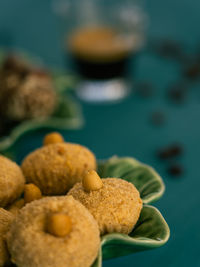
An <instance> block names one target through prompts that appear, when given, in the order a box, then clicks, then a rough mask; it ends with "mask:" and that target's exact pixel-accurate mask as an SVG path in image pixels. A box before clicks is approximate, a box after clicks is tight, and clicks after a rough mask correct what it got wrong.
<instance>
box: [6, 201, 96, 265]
mask: <svg viewBox="0 0 200 267" xmlns="http://www.w3.org/2000/svg"><path fill="white" fill-rule="evenodd" d="M55 213H61V214H62V213H64V214H67V215H68V216H69V217H70V220H71V224H72V226H71V230H70V232H69V233H68V234H67V235H66V236H63V237H59V236H55V235H54V234H51V233H49V232H48V231H47V229H46V222H47V218H48V216H49V214H55ZM7 241H8V248H9V251H10V254H11V259H12V262H13V263H15V264H16V265H17V266H18V267H27V266H28V267H38V266H42V267H55V266H56V267H57V266H59V267H66V266H70V267H90V266H91V265H92V263H93V262H94V260H95V259H96V257H97V254H98V249H99V246H100V236H99V230H98V225H97V223H96V221H95V220H94V218H93V217H92V215H91V214H90V213H89V211H88V210H87V209H86V208H85V207H84V206H83V205H82V204H81V203H80V202H78V201H76V200H75V199H74V198H73V197H71V196H69V197H68V196H67V197H66V196H64V197H46V198H44V199H40V200H36V201H34V202H31V203H29V204H27V205H26V206H25V207H24V208H23V209H22V210H21V211H20V213H19V214H18V216H17V217H16V218H15V219H14V221H13V223H12V225H11V229H10V231H9V233H8V238H7Z"/></svg>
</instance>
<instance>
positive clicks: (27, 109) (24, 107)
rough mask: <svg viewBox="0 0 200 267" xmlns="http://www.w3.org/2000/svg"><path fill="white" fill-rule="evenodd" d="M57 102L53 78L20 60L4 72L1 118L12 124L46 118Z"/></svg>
mask: <svg viewBox="0 0 200 267" xmlns="http://www.w3.org/2000/svg"><path fill="white" fill-rule="evenodd" d="M56 102H57V97H56V93H55V90H54V85H53V81H52V79H51V76H50V75H49V74H48V73H46V72H45V71H43V70H40V69H38V68H37V67H35V66H33V65H31V64H28V63H27V62H25V61H24V60H22V59H21V58H19V57H16V56H8V57H7V58H5V59H4V62H3V64H2V65H1V68H0V115H1V117H2V118H4V119H6V120H11V121H17V122H19V121H23V120H27V119H35V118H46V117H49V116H50V115H51V114H52V113H53V112H54V110H55V107H56Z"/></svg>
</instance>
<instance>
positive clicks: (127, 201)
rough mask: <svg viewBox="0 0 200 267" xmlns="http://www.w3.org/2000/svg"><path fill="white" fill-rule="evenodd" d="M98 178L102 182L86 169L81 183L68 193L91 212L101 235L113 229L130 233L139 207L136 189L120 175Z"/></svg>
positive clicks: (138, 214)
mask: <svg viewBox="0 0 200 267" xmlns="http://www.w3.org/2000/svg"><path fill="white" fill-rule="evenodd" d="M92 176H94V180H92ZM88 177H89V178H88ZM99 179H100V177H99ZM88 181H89V183H88ZM101 181H102V185H101V183H100V182H99V181H98V179H97V174H94V173H91V172H89V173H88V174H86V175H85V177H84V178H83V181H82V183H81V182H80V183H77V184H75V185H74V187H73V188H72V189H71V190H70V191H69V193H68V195H71V196H73V197H74V198H75V199H76V200H79V201H80V202H81V203H82V204H83V205H84V206H85V207H86V208H87V209H88V210H89V211H90V212H91V214H92V215H93V216H94V218H95V219H96V220H97V222H98V225H99V228H100V232H101V234H102V235H103V234H106V233H112V232H119V233H124V234H128V233H130V232H131V231H132V229H133V227H134V226H135V224H136V222H137V220H138V219H139V216H140V211H141V209H142V200H141V198H140V194H139V192H138V190H137V189H136V188H135V186H134V185H133V184H131V183H129V182H127V181H125V180H122V179H119V178H106V179H101ZM93 183H95V184H93ZM89 188H91V190H89Z"/></svg>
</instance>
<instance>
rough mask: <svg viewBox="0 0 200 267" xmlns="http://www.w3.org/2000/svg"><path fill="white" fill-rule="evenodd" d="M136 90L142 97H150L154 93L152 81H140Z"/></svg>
mask: <svg viewBox="0 0 200 267" xmlns="http://www.w3.org/2000/svg"><path fill="white" fill-rule="evenodd" d="M136 91H137V93H138V94H139V95H140V96H141V97H144V98H148V97H151V96H152V95H153V92H154V88H153V85H152V84H151V83H150V82H139V83H138V84H137V85H136Z"/></svg>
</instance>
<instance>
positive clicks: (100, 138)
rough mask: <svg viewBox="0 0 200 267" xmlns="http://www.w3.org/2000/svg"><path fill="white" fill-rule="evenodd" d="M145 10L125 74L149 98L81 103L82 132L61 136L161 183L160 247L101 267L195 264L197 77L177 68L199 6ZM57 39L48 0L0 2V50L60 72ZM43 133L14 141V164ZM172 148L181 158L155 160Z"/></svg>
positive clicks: (189, 45)
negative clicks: (131, 66)
mask: <svg viewBox="0 0 200 267" xmlns="http://www.w3.org/2000/svg"><path fill="white" fill-rule="evenodd" d="M116 1H117V0H116ZM145 10H146V12H147V14H148V16H149V21H150V26H149V29H148V44H147V46H146V48H145V49H144V51H143V52H142V53H141V55H140V57H139V58H138V62H137V67H136V70H134V74H133V75H134V77H135V81H136V82H137V83H140V82H141V83H143V82H147V83H148V84H150V86H151V87H152V88H153V90H152V92H153V93H152V95H151V96H149V97H146V96H145V92H143V93H144V94H143V93H142V94H141V91H140V92H135V93H132V94H131V95H130V96H129V97H128V98H127V99H125V100H123V101H122V102H121V103H118V104H112V105H109V104H107V105H94V104H87V103H81V104H82V107H83V113H84V116H85V120H86V124H85V126H84V128H83V129H81V130H79V131H68V132H63V134H64V136H65V138H66V140H69V141H72V142H79V143H82V144H84V145H87V146H88V147H90V148H91V149H92V150H93V151H94V152H95V153H96V155H97V157H98V158H107V157H110V156H112V155H113V154H115V155H119V156H125V155H126V156H133V157H136V158H137V159H139V160H141V161H143V162H145V163H147V164H150V165H152V166H153V167H155V168H156V170H157V171H158V172H159V173H160V174H161V176H162V177H163V179H164V182H165V184H166V193H165V195H164V197H163V198H162V199H161V200H160V201H159V202H157V203H156V204H155V205H156V206H157V207H158V208H159V209H160V211H161V212H162V214H163V216H164V217H165V219H166V221H167V222H168V224H169V226H170V229H171V238H170V240H169V242H168V243H167V245H165V246H164V247H162V248H159V249H156V250H153V251H147V252H141V253H138V254H133V255H130V256H127V257H122V258H119V259H114V260H109V261H106V262H104V265H103V266H104V267H108V266H127V267H129V266H130V267H131V266H137V267H143V266H148V267H155V266H164V267H165V266H166V267H169V266H170V267H171V266H175V267H179V266H194V267H198V266H200V254H199V241H200V228H199V225H200V214H199V206H200V197H199V188H200V178H199V151H200V144H199V143H200V142H199V141H200V125H199V123H198V122H199V116H200V82H199V80H198V77H197V78H196V77H195V78H194V77H191V75H185V68H186V69H188V68H190V64H193V61H195V62H196V59H197V58H198V56H199V55H200V30H199V24H200V16H199V10H200V2H199V1H198V0H168V1H162V0H151V1H150V0H148V1H146V4H145ZM60 38H61V35H60V29H59V24H58V21H57V18H56V17H55V15H54V14H53V11H52V6H51V1H49V0H43V1H33V0H19V1H12V0H0V46H3V47H16V48H20V49H25V50H26V51H28V52H31V53H32V54H34V55H37V56H39V57H41V58H42V59H43V60H44V61H45V63H46V64H48V65H49V66H57V67H61V68H62V67H64V57H63V52H62V49H61V42H60ZM166 39H167V40H168V41H169V40H170V43H171V41H173V42H174V41H176V42H178V43H180V46H179V45H178V47H179V48H178V49H181V50H183V51H184V59H183V58H182V59H181V61H180V60H179V59H177V58H176V56H171V55H172V54H173V53H174V52H173V51H174V50H173V49H174V46H172V48H171V50H170V49H167V51H168V52H167V53H166V47H164V53H163V52H162V51H163V50H162V49H163V47H162V45H161V46H160V43H162V42H163V40H165V41H164V42H165V44H166ZM157 45H158V46H159V48H156V47H157ZM180 47H181V48H180ZM168 48H169V46H168ZM160 49H161V52H160ZM169 51H171V52H169ZM169 54H170V55H169ZM185 62H186V63H185ZM191 62H192V63H191ZM185 64H186V65H185ZM195 64H196V63H195ZM189 70H190V69H189ZM197 76H198V74H197ZM176 84H178V85H179V84H181V88H183V84H184V86H186V87H187V90H186V93H184V95H183V96H178V98H177V97H176V96H175V97H173V96H172V97H168V96H169V94H170V88H172V87H173V86H174V85H176ZM179 87H180V86H179ZM178 90H179V89H178ZM180 90H181V91H182V89H180ZM136 91H137V90H136ZM177 94H178V95H179V92H178V93H177ZM180 94H182V93H180ZM172 95H173V92H172ZM175 95H176V93H175ZM180 99H181V101H179V100H180ZM155 113H156V114H158V113H159V114H162V115H161V117H163V116H164V117H165V122H164V123H162V125H157V123H155V120H154V118H153V122H152V116H153V117H155ZM157 116H158V115H157ZM44 133H45V131H40V132H36V133H35V135H34V137H33V136H31V135H27V136H24V137H23V139H21V140H20V141H19V142H18V148H20V153H19V155H18V162H20V161H21V159H22V158H23V157H24V156H25V154H26V153H27V152H29V151H30V150H31V149H33V148H35V147H39V146H40V145H41V142H42V138H43V136H44ZM174 143H179V144H180V145H181V148H182V149H183V153H182V155H180V156H179V157H176V158H173V159H172V160H168V161H162V160H160V159H159V158H158V157H157V151H158V150H159V149H160V148H162V147H165V146H168V145H170V144H174ZM174 165H178V166H179V167H180V168H179V170H180V169H181V170H180V173H179V174H180V175H172V174H173V173H172V174H170V173H169V171H168V169H169V168H170V166H174Z"/></svg>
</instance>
